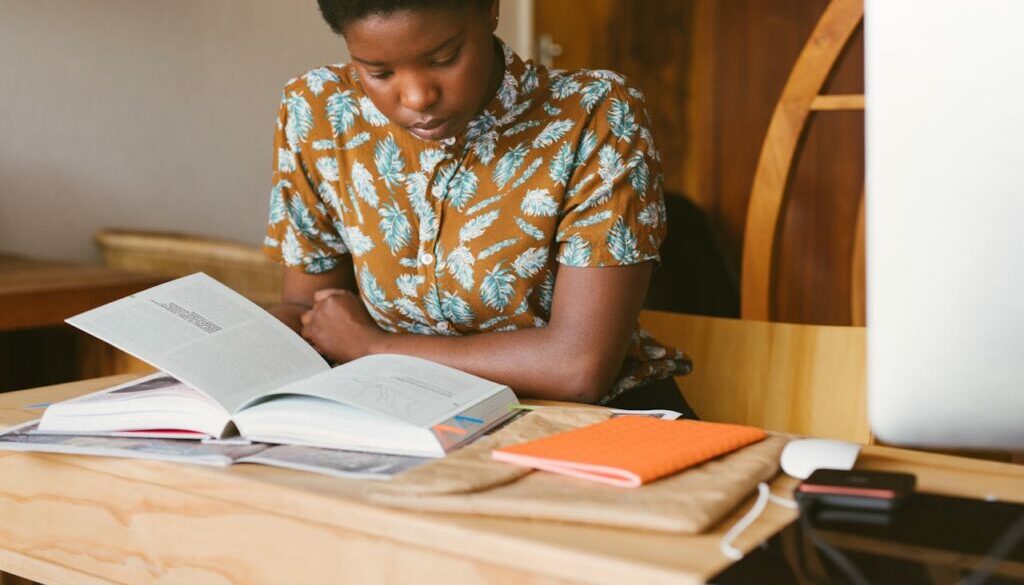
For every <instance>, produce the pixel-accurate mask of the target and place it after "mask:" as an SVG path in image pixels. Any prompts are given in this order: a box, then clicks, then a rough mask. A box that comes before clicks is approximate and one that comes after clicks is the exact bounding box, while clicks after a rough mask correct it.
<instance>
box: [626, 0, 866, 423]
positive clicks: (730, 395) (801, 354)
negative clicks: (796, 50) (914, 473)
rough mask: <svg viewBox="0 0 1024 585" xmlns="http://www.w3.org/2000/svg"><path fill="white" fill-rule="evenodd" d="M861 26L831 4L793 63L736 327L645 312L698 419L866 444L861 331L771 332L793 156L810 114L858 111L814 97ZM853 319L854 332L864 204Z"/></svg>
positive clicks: (853, 99) (782, 328) (768, 146)
mask: <svg viewBox="0 0 1024 585" xmlns="http://www.w3.org/2000/svg"><path fill="white" fill-rule="evenodd" d="M862 17H863V2H862V0H833V1H832V3H831V4H829V6H828V7H827V8H826V9H825V12H824V13H823V15H822V17H821V19H820V20H819V21H818V24H817V26H816V27H815V29H814V32H813V33H812V34H811V37H810V39H809V40H808V41H807V44H806V45H805V46H804V49H803V51H802V52H801V53H800V56H799V57H798V58H797V61H796V65H795V66H794V68H793V71H792V72H791V74H790V77H789V79H788V81H787V83H786V86H785V88H784V89H783V91H782V95H781V97H780V99H779V102H778V104H777V105H776V108H775V112H774V114H773V116H772V120H771V122H770V124H769V127H768V132H767V134H766V136H765V141H764V144H763V147H762V150H761V158H760V161H759V163H758V167H757V171H756V172H755V177H754V182H753V187H752V189H751V196H750V202H749V204H748V208H747V224H746V228H745V235H744V248H743V267H742V276H741V281H740V288H741V302H740V305H741V315H742V317H743V319H722V318H712V317H701V316H695V315H682V314H673V313H664V312H656V311H646V312H644V313H643V314H642V315H641V317H640V323H641V326H643V327H644V328H645V329H647V330H648V331H650V332H651V333H652V334H654V336H655V337H656V338H658V339H659V340H660V341H662V342H664V343H667V344H670V345H673V346H675V347H678V348H680V349H683V350H684V351H686V352H687V353H688V354H689V355H690V357H692V358H693V360H694V371H693V373H692V374H690V375H689V376H683V377H679V378H677V379H676V382H677V384H678V385H679V386H680V389H681V390H682V392H683V394H684V395H685V396H686V399H687V400H688V401H689V402H690V404H691V405H692V406H693V408H694V410H696V412H697V413H698V414H699V415H700V416H701V417H702V418H704V419H706V420H713V421H722V422H734V423H742V424H749V425H754V426H759V427H763V428H765V429H768V430H773V431H781V432H790V433H797V434H805V435H813V436H818V437H830V438H836V439H844V440H849V441H856V442H861V443H867V442H870V441H871V433H870V430H869V427H868V423H867V405H866V378H865V376H866V372H865V371H866V363H865V362H866V330H865V329H864V328H863V327H835V326H823V325H797V324H790V323H772V322H769V319H770V318H771V314H770V306H771V294H772V280H773V276H774V274H773V270H774V269H773V261H774V255H775V250H776V242H777V238H778V236H779V231H780V230H779V218H780V217H781V213H782V209H783V205H784V204H785V201H786V197H785V190H786V185H787V183H788V181H789V175H790V171H791V168H792V165H793V160H794V157H795V155H796V153H797V150H798V149H799V147H800V145H801V143H802V137H803V136H804V134H805V127H806V125H807V122H808V120H809V116H810V114H811V112H812V111H829V110H843V109H863V108H864V96H862V95H844V96H838V95H819V92H820V91H821V88H822V87H823V85H824V83H825V80H826V79H827V78H828V75H829V73H830V72H831V70H832V68H833V67H834V66H835V63H836V61H837V59H838V57H839V55H840V53H841V51H842V49H843V47H844V46H845V45H846V44H847V42H848V41H849V39H850V37H851V36H852V35H853V33H854V31H855V30H856V28H857V25H858V24H859V23H860V21H861V19H862ZM857 234H858V240H859V241H858V242H857V243H856V244H855V247H854V249H855V252H854V258H853V259H852V260H853V262H852V264H853V266H854V268H853V274H852V276H853V281H854V286H855V287H860V288H859V294H857V293H855V294H854V301H853V305H854V306H853V313H854V315H855V319H857V318H859V319H860V323H863V314H864V312H863V251H862V250H863V202H862V203H861V210H860V219H859V220H858V228H857Z"/></svg>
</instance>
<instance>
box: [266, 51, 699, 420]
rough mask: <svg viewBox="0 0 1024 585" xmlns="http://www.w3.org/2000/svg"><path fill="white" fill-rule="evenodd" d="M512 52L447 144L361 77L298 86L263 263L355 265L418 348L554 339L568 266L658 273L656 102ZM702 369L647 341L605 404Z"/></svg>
mask: <svg viewBox="0 0 1024 585" xmlns="http://www.w3.org/2000/svg"><path fill="white" fill-rule="evenodd" d="M502 49H503V51H504V57H505V59H504V60H505V64H504V65H505V72H504V77H503V81H502V82H501V85H500V87H499V89H498V92H497V94H496V95H495V97H494V98H493V99H492V100H491V102H490V103H488V104H487V105H486V106H485V107H484V109H483V110H482V112H481V113H480V114H479V115H478V116H477V117H476V118H475V119H474V120H473V121H472V122H471V123H470V124H469V126H468V127H467V129H466V130H465V131H463V132H462V134H461V135H459V136H457V137H454V138H449V139H445V140H441V141H428V140H423V139H420V138H418V137H416V136H414V135H413V134H411V133H409V132H408V131H406V130H405V129H404V128H402V127H400V126H398V125H396V124H393V123H392V122H391V121H390V120H388V119H387V118H386V117H385V116H383V115H382V114H381V113H380V112H379V111H378V110H377V108H376V107H375V106H374V104H373V103H372V102H371V101H370V99H369V98H368V97H367V95H366V94H365V93H364V92H363V90H362V88H361V86H360V83H359V79H358V75H357V74H356V71H355V70H354V68H352V67H351V66H348V65H331V66H326V67H320V68H317V69H313V70H311V71H309V72H308V73H306V74H305V75H303V76H301V77H299V78H296V79H293V80H292V81H290V82H289V83H288V84H287V86H286V87H285V89H284V95H283V98H282V103H281V108H280V112H279V114H278V119H277V133H276V137H275V141H274V144H275V153H274V178H273V183H274V186H273V189H272V191H271V198H270V218H269V223H268V228H267V236H266V238H265V241H264V251H265V252H266V253H267V254H268V255H270V256H271V257H272V258H274V259H275V260H277V261H279V262H282V263H284V264H285V265H287V266H294V267H302V269H303V270H304V271H305V272H307V273H322V272H325V271H329V270H331V269H333V268H335V267H336V266H337V265H338V264H339V263H340V262H352V264H353V268H354V270H355V274H356V276H357V279H358V283H359V293H360V295H361V298H362V300H363V302H364V304H365V305H366V308H367V310H368V311H369V313H370V314H371V315H372V316H373V319H374V320H375V321H376V322H377V324H378V325H379V326H380V327H381V328H382V329H384V330H386V331H391V332H402V333H414V334H422V335H467V334H473V333H482V332H488V331H513V330H516V329H522V328H528V327H544V326H545V325H547V323H548V320H549V319H550V311H551V301H552V296H553V292H554V288H555V279H556V278H557V275H558V265H559V264H562V265H566V266H574V267H602V266H624V265H631V264H638V263H641V262H646V261H649V260H655V261H657V260H658V247H659V245H660V244H661V241H662V240H663V238H664V236H665V232H666V225H665V206H664V201H663V199H662V191H661V172H660V162H659V161H660V155H659V153H658V151H657V150H656V149H655V146H654V142H653V140H652V138H651V133H650V130H649V128H648V126H649V123H648V116H647V113H646V111H645V109H644V106H643V101H644V98H643V95H642V94H641V93H640V91H638V90H637V89H636V88H633V87H631V86H630V85H629V84H628V83H627V81H626V80H625V79H624V78H623V77H622V76H620V75H618V74H616V73H613V72H610V71H597V70H579V71H572V72H565V71H558V70H553V69H548V68H546V67H543V66H540V65H537V64H535V63H533V62H532V61H529V62H523V61H522V60H521V59H520V58H519V57H518V56H517V55H516V54H515V53H514V52H513V51H512V50H511V49H509V48H508V46H507V45H504V44H502ZM598 317H599V316H598ZM689 369H690V362H689V360H688V359H687V358H686V356H685V355H683V354H682V353H681V352H680V351H678V350H676V349H672V348H668V347H665V346H663V345H661V344H659V343H658V342H657V341H656V340H654V339H653V338H652V337H651V336H650V335H649V334H647V333H646V332H644V331H643V330H641V329H639V328H636V329H635V330H634V333H633V336H632V340H631V342H630V346H629V350H628V355H627V357H626V360H625V362H624V364H623V366H622V370H621V372H620V375H619V377H618V381H617V382H616V383H615V385H614V386H613V388H610V389H609V392H608V393H607V395H606V396H605V399H604V401H605V402H607V401H608V400H611V399H612V398H614V397H615V396H617V395H618V394H620V393H622V392H624V391H626V390H629V389H631V388H633V387H636V386H641V385H643V384H645V383H649V382H651V381H655V380H660V379H663V378H667V377H669V376H672V375H680V374H684V373H687V372H688V371H689ZM641 391H642V389H641Z"/></svg>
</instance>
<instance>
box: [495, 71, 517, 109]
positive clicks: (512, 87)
mask: <svg viewBox="0 0 1024 585" xmlns="http://www.w3.org/2000/svg"><path fill="white" fill-rule="evenodd" d="M518 99H519V82H518V81H516V78H515V76H513V75H512V72H511V71H507V70H506V71H505V76H504V77H503V78H502V80H501V87H499V88H498V101H500V102H501V105H502V106H504V107H505V109H506V110H511V109H512V108H513V106H515V105H516V100H518Z"/></svg>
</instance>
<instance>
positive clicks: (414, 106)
mask: <svg viewBox="0 0 1024 585" xmlns="http://www.w3.org/2000/svg"><path fill="white" fill-rule="evenodd" d="M440 96H441V92H440V91H438V89H437V87H435V86H434V85H433V84H431V83H426V82H424V81H421V80H409V81H408V82H407V83H405V84H403V85H402V95H401V103H402V107H404V108H406V109H407V110H412V111H414V112H427V111H429V110H430V108H432V107H433V106H434V104H436V103H437V100H438V98H439V97H440Z"/></svg>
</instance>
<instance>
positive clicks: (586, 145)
mask: <svg viewBox="0 0 1024 585" xmlns="http://www.w3.org/2000/svg"><path fill="white" fill-rule="evenodd" d="M596 147H597V133H596V132H594V131H593V130H591V129H590V128H587V129H586V131H584V132H583V138H581V139H580V145H579V147H578V148H577V149H576V159H575V161H574V162H573V167H579V166H581V165H582V164H584V163H585V162H587V160H588V159H589V158H590V154H591V153H592V152H594V149H595V148H596Z"/></svg>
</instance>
